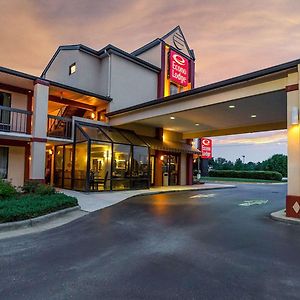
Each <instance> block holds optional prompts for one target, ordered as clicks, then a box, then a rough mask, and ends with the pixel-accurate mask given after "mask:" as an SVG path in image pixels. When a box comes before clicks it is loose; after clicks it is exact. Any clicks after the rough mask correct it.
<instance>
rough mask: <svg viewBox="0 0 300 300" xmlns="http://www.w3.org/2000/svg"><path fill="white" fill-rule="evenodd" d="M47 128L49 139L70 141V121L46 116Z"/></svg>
mask: <svg viewBox="0 0 300 300" xmlns="http://www.w3.org/2000/svg"><path fill="white" fill-rule="evenodd" d="M47 128H48V129H47V135H48V136H49V137H55V138H61V139H70V138H71V135H72V119H69V118H64V117H59V116H52V115H48V127H47Z"/></svg>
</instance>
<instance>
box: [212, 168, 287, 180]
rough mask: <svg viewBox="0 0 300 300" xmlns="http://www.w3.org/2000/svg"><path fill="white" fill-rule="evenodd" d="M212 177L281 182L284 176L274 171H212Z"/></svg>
mask: <svg viewBox="0 0 300 300" xmlns="http://www.w3.org/2000/svg"><path fill="white" fill-rule="evenodd" d="M209 176H210V177H227V178H247V179H262V180H274V181H281V180H282V175H281V174H280V173H279V172H273V171H235V170H211V171H209Z"/></svg>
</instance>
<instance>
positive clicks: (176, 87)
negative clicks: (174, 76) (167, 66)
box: [170, 83, 178, 95]
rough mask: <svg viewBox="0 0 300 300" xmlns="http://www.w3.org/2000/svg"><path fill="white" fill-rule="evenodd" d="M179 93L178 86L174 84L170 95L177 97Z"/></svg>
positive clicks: (171, 86)
mask: <svg viewBox="0 0 300 300" xmlns="http://www.w3.org/2000/svg"><path fill="white" fill-rule="evenodd" d="M177 93H178V86H177V85H176V84H174V83H171V84H170V95H175V94H177Z"/></svg>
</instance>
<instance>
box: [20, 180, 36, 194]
mask: <svg viewBox="0 0 300 300" xmlns="http://www.w3.org/2000/svg"><path fill="white" fill-rule="evenodd" d="M39 185H40V182H38V181H37V180H27V181H25V182H24V185H23V187H22V191H23V192H24V193H35V191H36V189H37V187H38V186H39Z"/></svg>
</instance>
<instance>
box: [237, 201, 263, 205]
mask: <svg viewBox="0 0 300 300" xmlns="http://www.w3.org/2000/svg"><path fill="white" fill-rule="evenodd" d="M268 201H269V200H246V201H244V202H243V203H240V204H239V206H251V205H262V204H267V203H268Z"/></svg>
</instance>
